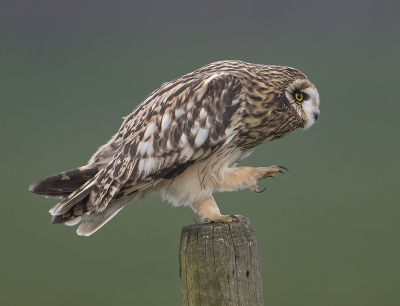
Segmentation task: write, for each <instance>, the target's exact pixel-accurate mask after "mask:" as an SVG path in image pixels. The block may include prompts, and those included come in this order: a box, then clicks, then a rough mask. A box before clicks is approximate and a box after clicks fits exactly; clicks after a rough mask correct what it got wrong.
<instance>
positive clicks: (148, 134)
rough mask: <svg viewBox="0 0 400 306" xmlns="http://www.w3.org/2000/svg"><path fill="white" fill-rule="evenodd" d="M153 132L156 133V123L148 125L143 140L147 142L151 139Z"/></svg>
mask: <svg viewBox="0 0 400 306" xmlns="http://www.w3.org/2000/svg"><path fill="white" fill-rule="evenodd" d="M153 132H154V123H153V122H151V123H150V124H149V125H148V127H147V129H146V132H144V136H143V139H144V140H146V139H147V138H149V137H150V135H151V134H153Z"/></svg>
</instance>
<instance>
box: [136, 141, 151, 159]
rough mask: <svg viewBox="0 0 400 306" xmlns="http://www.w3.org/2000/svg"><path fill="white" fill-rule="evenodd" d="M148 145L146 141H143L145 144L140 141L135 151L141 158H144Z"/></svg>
mask: <svg viewBox="0 0 400 306" xmlns="http://www.w3.org/2000/svg"><path fill="white" fill-rule="evenodd" d="M148 144H149V143H148V142H147V141H145V142H143V141H142V142H140V143H139V145H138V148H137V150H138V151H139V152H140V154H141V155H142V156H144V155H145V154H146V152H147V146H148Z"/></svg>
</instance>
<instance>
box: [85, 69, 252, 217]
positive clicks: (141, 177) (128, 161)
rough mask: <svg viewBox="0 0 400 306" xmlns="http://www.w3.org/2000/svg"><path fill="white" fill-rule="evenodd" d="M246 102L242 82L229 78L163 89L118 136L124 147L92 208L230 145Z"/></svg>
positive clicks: (94, 194) (101, 179)
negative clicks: (243, 103)
mask: <svg viewBox="0 0 400 306" xmlns="http://www.w3.org/2000/svg"><path fill="white" fill-rule="evenodd" d="M244 99H245V95H244V92H243V89H242V85H241V83H240V81H239V80H238V79H237V78H235V77H234V76H232V75H229V74H227V73H223V74H214V75H211V76H208V77H207V78H203V79H202V80H200V81H199V80H187V81H186V82H181V83H177V84H175V86H173V85H171V84H168V83H167V84H165V85H163V86H162V87H161V88H160V89H158V90H157V91H155V92H154V93H153V94H151V95H150V96H149V97H148V98H147V99H146V100H145V101H144V102H143V103H142V104H141V105H139V106H138V108H137V109H135V111H134V112H133V113H132V114H131V115H130V116H128V117H127V118H126V119H125V122H124V124H123V126H122V127H121V129H120V132H119V134H117V139H118V137H123V138H124V139H123V140H122V142H121V143H122V144H123V146H121V147H120V148H119V150H118V151H117V152H116V154H115V155H114V158H113V160H112V162H111V163H110V164H108V165H107V166H106V167H105V168H104V169H103V170H102V171H101V173H99V176H98V178H97V180H96V186H95V188H94V190H93V191H92V192H91V194H90V206H93V208H94V209H96V210H97V209H98V210H102V209H104V208H105V207H106V205H107V204H108V203H109V202H110V201H111V200H112V198H113V197H116V198H121V197H123V196H126V195H127V194H129V193H132V192H134V191H135V190H139V188H140V187H141V186H145V188H147V187H149V186H151V185H153V184H154V183H155V182H156V181H157V180H159V179H163V178H172V177H174V175H178V174H180V173H182V172H183V171H184V170H185V169H186V168H187V167H189V166H190V165H191V164H193V163H194V162H196V161H198V160H201V159H204V158H206V157H207V156H209V155H210V154H211V153H212V152H214V151H215V150H217V149H218V148H220V147H222V146H224V145H226V144H227V143H229V142H230V141H231V140H232V138H233V137H234V135H235V128H236V127H237V126H238V124H239V123H240V116H239V114H240V112H241V111H240V109H241V106H242V102H243V101H244ZM121 132H122V133H121ZM136 186H137V187H138V188H137V189H135V187H136ZM127 191H129V192H127Z"/></svg>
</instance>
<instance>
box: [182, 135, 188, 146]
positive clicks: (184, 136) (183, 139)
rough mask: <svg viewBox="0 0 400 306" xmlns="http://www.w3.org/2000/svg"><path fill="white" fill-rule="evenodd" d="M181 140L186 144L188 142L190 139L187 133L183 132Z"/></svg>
mask: <svg viewBox="0 0 400 306" xmlns="http://www.w3.org/2000/svg"><path fill="white" fill-rule="evenodd" d="M181 141H182V145H186V144H187V142H188V141H187V137H186V134H185V133H182V136H181Z"/></svg>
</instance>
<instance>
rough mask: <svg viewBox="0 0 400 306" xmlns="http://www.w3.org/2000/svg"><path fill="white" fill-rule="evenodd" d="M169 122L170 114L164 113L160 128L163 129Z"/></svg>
mask: <svg viewBox="0 0 400 306" xmlns="http://www.w3.org/2000/svg"><path fill="white" fill-rule="evenodd" d="M170 124H171V116H170V115H169V114H164V116H163V117H162V121H161V130H165V129H166V128H167V127H168V126H169V125H170Z"/></svg>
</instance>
